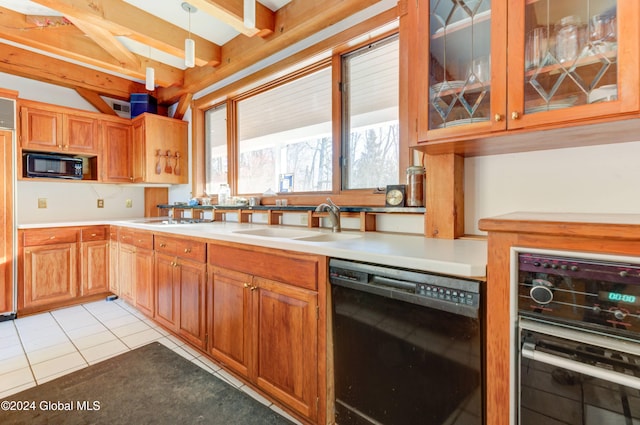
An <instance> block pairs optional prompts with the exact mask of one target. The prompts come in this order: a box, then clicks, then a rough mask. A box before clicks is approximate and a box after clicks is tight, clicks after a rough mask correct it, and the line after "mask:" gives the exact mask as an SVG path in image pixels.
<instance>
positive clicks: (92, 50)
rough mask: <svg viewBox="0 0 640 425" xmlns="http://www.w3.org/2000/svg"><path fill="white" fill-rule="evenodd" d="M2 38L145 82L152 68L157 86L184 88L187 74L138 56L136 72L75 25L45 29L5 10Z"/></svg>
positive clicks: (1, 17)
mask: <svg viewBox="0 0 640 425" xmlns="http://www.w3.org/2000/svg"><path fill="white" fill-rule="evenodd" d="M0 38H3V39H6V40H9V41H12V42H15V43H18V44H21V45H24V46H28V47H29V48H32V49H36V50H39V51H42V52H47V53H52V54H55V55H58V56H62V57H65V58H69V59H70V60H73V61H76V62H80V63H82V64H87V65H91V66H95V67H97V68H101V69H105V70H108V71H111V72H116V73H119V74H123V75H127V76H129V77H132V78H136V79H139V80H144V78H145V68H146V67H147V66H152V67H153V68H154V69H155V74H156V84H158V85H160V86H162V87H169V86H172V85H182V83H183V81H184V71H183V70H181V69H178V68H174V67H171V66H169V65H166V64H164V63H162V62H158V61H153V60H150V59H148V58H145V57H140V56H135V57H136V59H137V61H138V63H139V64H138V66H137V67H136V68H135V69H130V68H126V67H123V66H122V64H121V63H120V62H119V61H118V60H116V59H115V58H114V57H113V56H111V55H110V54H108V53H107V52H106V51H104V50H103V49H102V48H100V46H98V45H97V44H96V43H94V42H93V41H92V40H91V39H90V38H89V37H87V36H86V35H85V34H84V33H83V32H82V31H80V30H79V29H78V28H76V27H75V26H73V25H64V26H50V27H44V28H41V27H38V26H36V25H34V24H33V23H30V22H28V20H27V16H25V15H23V14H20V13H17V12H14V11H13V10H10V9H5V8H2V7H0Z"/></svg>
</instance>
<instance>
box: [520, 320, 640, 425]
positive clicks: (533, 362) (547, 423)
mask: <svg viewBox="0 0 640 425" xmlns="http://www.w3.org/2000/svg"><path fill="white" fill-rule="evenodd" d="M520 338H521V340H520V341H521V346H520V377H519V379H520V409H519V416H520V420H519V423H520V425H560V424H567V425H634V424H640V391H639V390H638V388H640V357H638V356H635V355H631V354H628V353H626V352H620V351H616V350H612V349H610V348H602V347H600V346H595V345H589V344H585V343H583V342H577V341H571V340H567V339H564V338H559V337H556V336H549V335H545V334H541V333H537V332H534V331H530V330H521V335H520Z"/></svg>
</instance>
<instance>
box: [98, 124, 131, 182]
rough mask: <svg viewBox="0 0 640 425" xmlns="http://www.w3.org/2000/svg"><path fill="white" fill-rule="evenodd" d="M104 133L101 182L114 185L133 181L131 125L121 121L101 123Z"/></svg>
mask: <svg viewBox="0 0 640 425" xmlns="http://www.w3.org/2000/svg"><path fill="white" fill-rule="evenodd" d="M100 127H101V132H102V159H101V161H100V163H101V167H102V172H101V180H102V181H104V182H113V183H118V182H119V183H131V182H132V181H133V146H132V138H131V125H130V124H129V123H126V122H120V121H106V120H103V121H102V122H101V123H100Z"/></svg>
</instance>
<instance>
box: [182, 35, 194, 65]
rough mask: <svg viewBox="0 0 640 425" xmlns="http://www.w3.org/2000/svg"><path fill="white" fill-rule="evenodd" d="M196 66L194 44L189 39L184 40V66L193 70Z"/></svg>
mask: <svg viewBox="0 0 640 425" xmlns="http://www.w3.org/2000/svg"><path fill="white" fill-rule="evenodd" d="M195 65H196V42H195V41H193V39H191V38H187V39H185V40H184V66H186V67H187V68H193V67H194V66H195Z"/></svg>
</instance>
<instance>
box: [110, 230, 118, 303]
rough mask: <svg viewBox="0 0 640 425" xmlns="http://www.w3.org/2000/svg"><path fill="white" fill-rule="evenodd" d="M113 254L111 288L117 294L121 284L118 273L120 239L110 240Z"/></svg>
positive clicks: (111, 259) (111, 255)
mask: <svg viewBox="0 0 640 425" xmlns="http://www.w3.org/2000/svg"><path fill="white" fill-rule="evenodd" d="M109 246H110V248H109V249H110V250H111V254H110V255H109V290H110V291H111V292H112V293H114V294H116V295H119V294H120V286H119V284H118V281H119V278H120V276H119V275H118V269H119V268H118V241H115V240H112V241H110V242H109Z"/></svg>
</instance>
